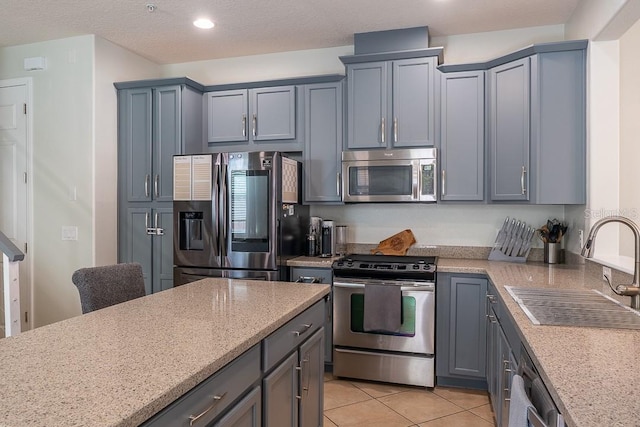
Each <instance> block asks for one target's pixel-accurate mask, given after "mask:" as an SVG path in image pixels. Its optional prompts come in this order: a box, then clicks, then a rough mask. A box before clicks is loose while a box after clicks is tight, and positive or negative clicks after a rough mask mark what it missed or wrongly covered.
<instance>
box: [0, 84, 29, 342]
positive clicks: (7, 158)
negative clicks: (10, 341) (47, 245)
mask: <svg viewBox="0 0 640 427" xmlns="http://www.w3.org/2000/svg"><path fill="white" fill-rule="evenodd" d="M29 85H30V82H29V81H28V80H27V79H14V80H0V231H2V232H3V233H4V234H5V235H6V236H7V237H9V239H11V240H12V241H13V243H14V244H15V245H16V246H17V247H18V248H20V249H21V250H22V251H23V252H25V259H24V261H22V262H20V264H19V265H20V302H21V304H20V305H21V312H22V314H21V316H20V317H21V319H22V328H21V329H22V330H23V331H24V330H27V329H29V324H30V323H31V319H28V317H30V314H31V313H30V311H31V309H30V302H31V280H30V275H29V272H30V268H29V267H28V266H29V265H30V262H29V256H28V250H27V249H28V248H27V241H28V240H29V234H30V215H29V210H28V205H27V204H28V200H29V198H28V191H27V190H28V185H27V181H28V177H29V174H28V172H29V170H28V165H29V161H28V159H29V158H28V155H29V152H28V143H27V141H28V139H27V138H28V133H27V129H28V120H27V119H28V116H27V112H28V111H27V108H28V105H27V104H28V97H29V89H30V87H28V86H29ZM0 259H1V258H0ZM0 277H2V276H1V275H0ZM0 288H1V287H0ZM0 294H1V292H0ZM0 310H3V308H0ZM27 314H29V316H27ZM2 318H4V316H2Z"/></svg>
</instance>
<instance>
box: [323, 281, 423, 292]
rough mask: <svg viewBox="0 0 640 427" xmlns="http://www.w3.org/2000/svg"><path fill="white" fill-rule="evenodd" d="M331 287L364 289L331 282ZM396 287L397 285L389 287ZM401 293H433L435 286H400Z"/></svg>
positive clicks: (347, 283)
mask: <svg viewBox="0 0 640 427" xmlns="http://www.w3.org/2000/svg"><path fill="white" fill-rule="evenodd" d="M333 286H334V287H336V288H347V289H364V287H365V283H362V282H333ZM390 286H397V285H395V284H394V285H390ZM400 289H401V290H402V291H405V292H406V291H420V292H434V291H435V286H434V285H433V283H428V284H424V285H417V286H402V287H401V288H400Z"/></svg>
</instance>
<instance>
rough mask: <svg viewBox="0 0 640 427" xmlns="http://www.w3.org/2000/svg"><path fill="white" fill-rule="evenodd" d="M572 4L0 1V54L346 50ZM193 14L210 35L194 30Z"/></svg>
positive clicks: (565, 12) (561, 18)
mask: <svg viewBox="0 0 640 427" xmlns="http://www.w3.org/2000/svg"><path fill="white" fill-rule="evenodd" d="M578 1H579V0H316V1H312V0H149V1H145V0H106V1H96V0H55V1H53V0H0V11H1V13H0V46H14V45H21V44H27V43H33V42H38V41H44V40H53V39H59V38H65V37H71V36H78V35H85V34H96V35H98V36H100V37H102V38H105V39H107V40H110V41H111V42H113V43H115V44H118V45H120V46H123V47H125V48H127V49H129V50H131V51H133V52H135V53H137V54H139V55H141V56H144V57H146V58H148V59H150V60H152V61H154V62H156V63H159V64H170V63H180V62H188V61H198V60H204V59H215V58H224V57H234V56H244V55H254V54H261V53H273V52H283V51H291V50H302V49H314V48H325V47H335V46H345V45H351V44H353V34H354V33H361V32H367V31H378V30H388V29H395V28H407V27H417V26H424V25H426V26H428V27H429V33H430V35H431V36H432V37H433V36H445V35H452V34H468V33H476V32H484V31H495V30H506V29H512V28H521V27H535V26H541V25H555V24H564V23H565V22H566V21H567V20H568V19H569V17H570V16H571V14H572V12H573V10H574V9H575V7H576V5H577V3H578ZM148 3H152V4H154V5H155V6H156V10H155V11H154V12H152V13H150V12H148V10H147V7H146V5H147V4H148ZM201 16H206V17H210V18H211V19H212V20H213V21H214V22H215V23H216V27H215V28H214V29H213V30H208V31H207V30H199V29H197V28H195V27H194V26H193V25H192V24H191V23H192V21H194V20H195V19H196V18H198V17H201Z"/></svg>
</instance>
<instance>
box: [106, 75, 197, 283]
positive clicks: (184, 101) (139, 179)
mask: <svg viewBox="0 0 640 427" xmlns="http://www.w3.org/2000/svg"><path fill="white" fill-rule="evenodd" d="M174 83H175V84H174ZM115 86H116V88H118V89H119V90H118V260H119V261H120V262H134V261H135V262H139V263H141V264H142V268H143V272H144V276H145V287H146V290H147V293H153V292H157V291H160V290H163V289H167V288H170V287H172V286H173V247H172V245H173V239H172V236H171V232H172V230H173V226H172V223H173V209H172V200H173V155H175V154H186V153H199V152H202V149H203V145H204V144H203V129H204V128H203V124H202V92H201V91H200V90H199V89H196V88H195V87H194V86H196V87H197V84H195V82H192V81H190V80H188V79H170V80H169V81H163V80H155V81H152V82H149V81H146V82H125V83H116V84H115Z"/></svg>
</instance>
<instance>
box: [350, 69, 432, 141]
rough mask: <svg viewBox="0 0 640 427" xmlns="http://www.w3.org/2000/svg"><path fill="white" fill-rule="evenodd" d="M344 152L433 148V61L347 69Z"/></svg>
mask: <svg viewBox="0 0 640 427" xmlns="http://www.w3.org/2000/svg"><path fill="white" fill-rule="evenodd" d="M341 59H342V60H343V62H345V63H346V64H347V65H346V69H347V144H346V146H347V148H348V149H361V148H412V147H425V146H433V145H435V105H436V104H435V100H436V97H435V67H436V64H437V58H436V57H424V58H411V59H398V60H394V61H377V62H365V63H349V62H350V60H349V57H343V58H341Z"/></svg>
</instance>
